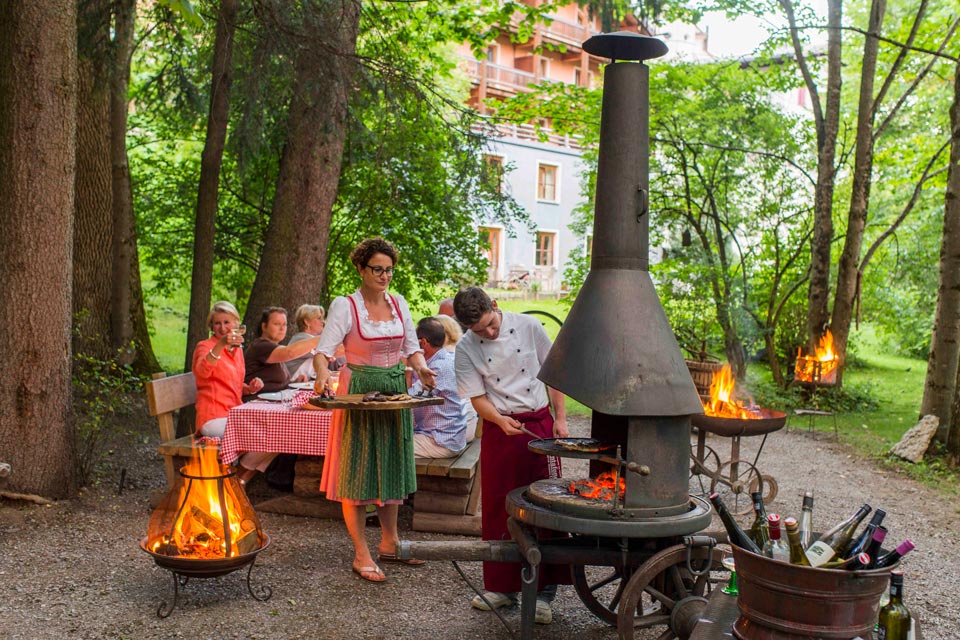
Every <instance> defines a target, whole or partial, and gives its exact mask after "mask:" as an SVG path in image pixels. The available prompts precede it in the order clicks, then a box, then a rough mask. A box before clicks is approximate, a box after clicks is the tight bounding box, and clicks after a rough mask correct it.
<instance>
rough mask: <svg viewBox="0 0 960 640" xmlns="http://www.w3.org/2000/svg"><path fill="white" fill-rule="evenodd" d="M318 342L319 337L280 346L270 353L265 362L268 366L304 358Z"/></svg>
mask: <svg viewBox="0 0 960 640" xmlns="http://www.w3.org/2000/svg"><path fill="white" fill-rule="evenodd" d="M318 342H320V336H314V337H312V338H307V339H306V340H301V341H300V342H295V343H293V344H288V345H285V346H284V345H280V346H279V347H277V348H276V349H274V350H273V351H271V352H270V357H269V358H267V362H268V363H269V364H275V363H277V362H287V361H288V360H293V359H295V358H299V357H300V356H305V355H307V354H308V353H310V352H311V351H312V350H313V349H314V347H316V346H317V343H318Z"/></svg>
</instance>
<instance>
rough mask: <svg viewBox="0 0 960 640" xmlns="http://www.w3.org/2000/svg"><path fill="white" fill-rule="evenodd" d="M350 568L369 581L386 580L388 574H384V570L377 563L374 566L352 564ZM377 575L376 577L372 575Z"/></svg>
mask: <svg viewBox="0 0 960 640" xmlns="http://www.w3.org/2000/svg"><path fill="white" fill-rule="evenodd" d="M350 569H351V570H352V571H353V572H354V573H355V574H357V575H358V576H360V577H361V578H362V579H364V580H366V581H367V582H386V581H387V576H386V575H384V573H383V570H382V569H381V568H380V567H378V566H377V565H373V566H372V567H358V566H357V565H352V566H351V567H350ZM371 576H376V577H371Z"/></svg>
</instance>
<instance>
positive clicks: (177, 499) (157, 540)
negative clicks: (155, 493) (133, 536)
mask: <svg viewBox="0 0 960 640" xmlns="http://www.w3.org/2000/svg"><path fill="white" fill-rule="evenodd" d="M196 451H198V452H199V453H196V454H195V455H194V457H193V458H191V459H190V462H188V463H187V464H186V465H184V467H183V469H182V473H183V474H184V475H185V476H192V478H193V479H192V480H191V479H190V478H186V477H185V478H184V481H183V482H182V483H180V484H178V485H177V487H175V488H174V489H173V490H171V492H170V493H169V494H168V495H167V497H166V498H164V501H163V502H162V503H161V504H160V506H158V507H157V509H156V511H155V512H154V514H153V516H152V517H151V519H150V529H149V532H148V538H149V542H148V548H149V549H150V550H151V551H153V552H154V553H159V554H163V555H168V556H180V557H187V558H194V559H197V560H204V559H213V558H228V557H229V558H234V557H237V556H239V555H241V554H245V553H249V552H251V551H254V550H256V549H258V548H260V536H259V534H258V529H259V523H258V522H257V519H256V514H255V513H254V511H253V507H251V506H250V503H249V501H248V500H247V498H246V496H245V495H244V494H243V490H242V489H240V488H239V486H238V484H237V483H236V482H235V479H234V478H232V477H231V478H223V476H226V475H227V474H228V473H229V470H227V469H226V468H225V467H223V466H222V465H221V464H220V462H219V460H218V459H217V449H216V448H213V447H199V448H198V449H197V450H196ZM220 478H223V482H222V483H221V482H218V479H220ZM221 491H222V494H221ZM221 500H222V502H221ZM223 507H226V514H224V513H223V511H224V509H223ZM224 522H226V528H225V527H224ZM228 534H229V535H228ZM228 537H229V541H228Z"/></svg>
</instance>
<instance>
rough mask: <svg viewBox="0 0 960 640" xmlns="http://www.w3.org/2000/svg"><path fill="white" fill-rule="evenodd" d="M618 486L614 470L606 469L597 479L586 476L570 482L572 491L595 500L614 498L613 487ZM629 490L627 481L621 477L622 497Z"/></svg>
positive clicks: (621, 497)
mask: <svg viewBox="0 0 960 640" xmlns="http://www.w3.org/2000/svg"><path fill="white" fill-rule="evenodd" d="M615 486H616V476H615V475H614V473H613V472H612V471H604V472H603V473H601V474H600V475H598V476H597V477H596V478H595V479H590V478H585V479H583V480H574V481H573V482H571V483H570V493H573V494H577V495H579V496H582V497H584V498H592V499H594V500H613V488H614V487H615ZM626 490H627V483H626V482H624V480H623V478H620V499H623V494H624V492H625V491H626Z"/></svg>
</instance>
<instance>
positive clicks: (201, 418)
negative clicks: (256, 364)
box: [193, 336, 246, 432]
mask: <svg viewBox="0 0 960 640" xmlns="http://www.w3.org/2000/svg"><path fill="white" fill-rule="evenodd" d="M218 340H219V338H217V337H216V336H211V337H209V338H207V339H206V340H203V341H202V342H199V343H197V348H196V349H195V350H194V351H193V375H194V377H195V378H196V380H197V423H196V429H195V430H196V431H198V432H199V431H200V427H202V426H203V425H204V424H206V423H207V421H209V420H213V419H214V418H226V417H227V413H228V412H229V411H230V409H231V408H233V407H235V406H237V405H239V404H240V403H241V402H242V400H241V394H242V393H243V375H244V372H245V371H246V365H245V364H244V360H243V350H242V349H230V348H226V349H224V350H223V353H221V354H220V359H219V360H216V361H214V362H213V363H211V362H210V358H208V357H207V354H208V353H209V352H210V351H211V350H212V349H213V347H214V345H216V344H217V341H218Z"/></svg>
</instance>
